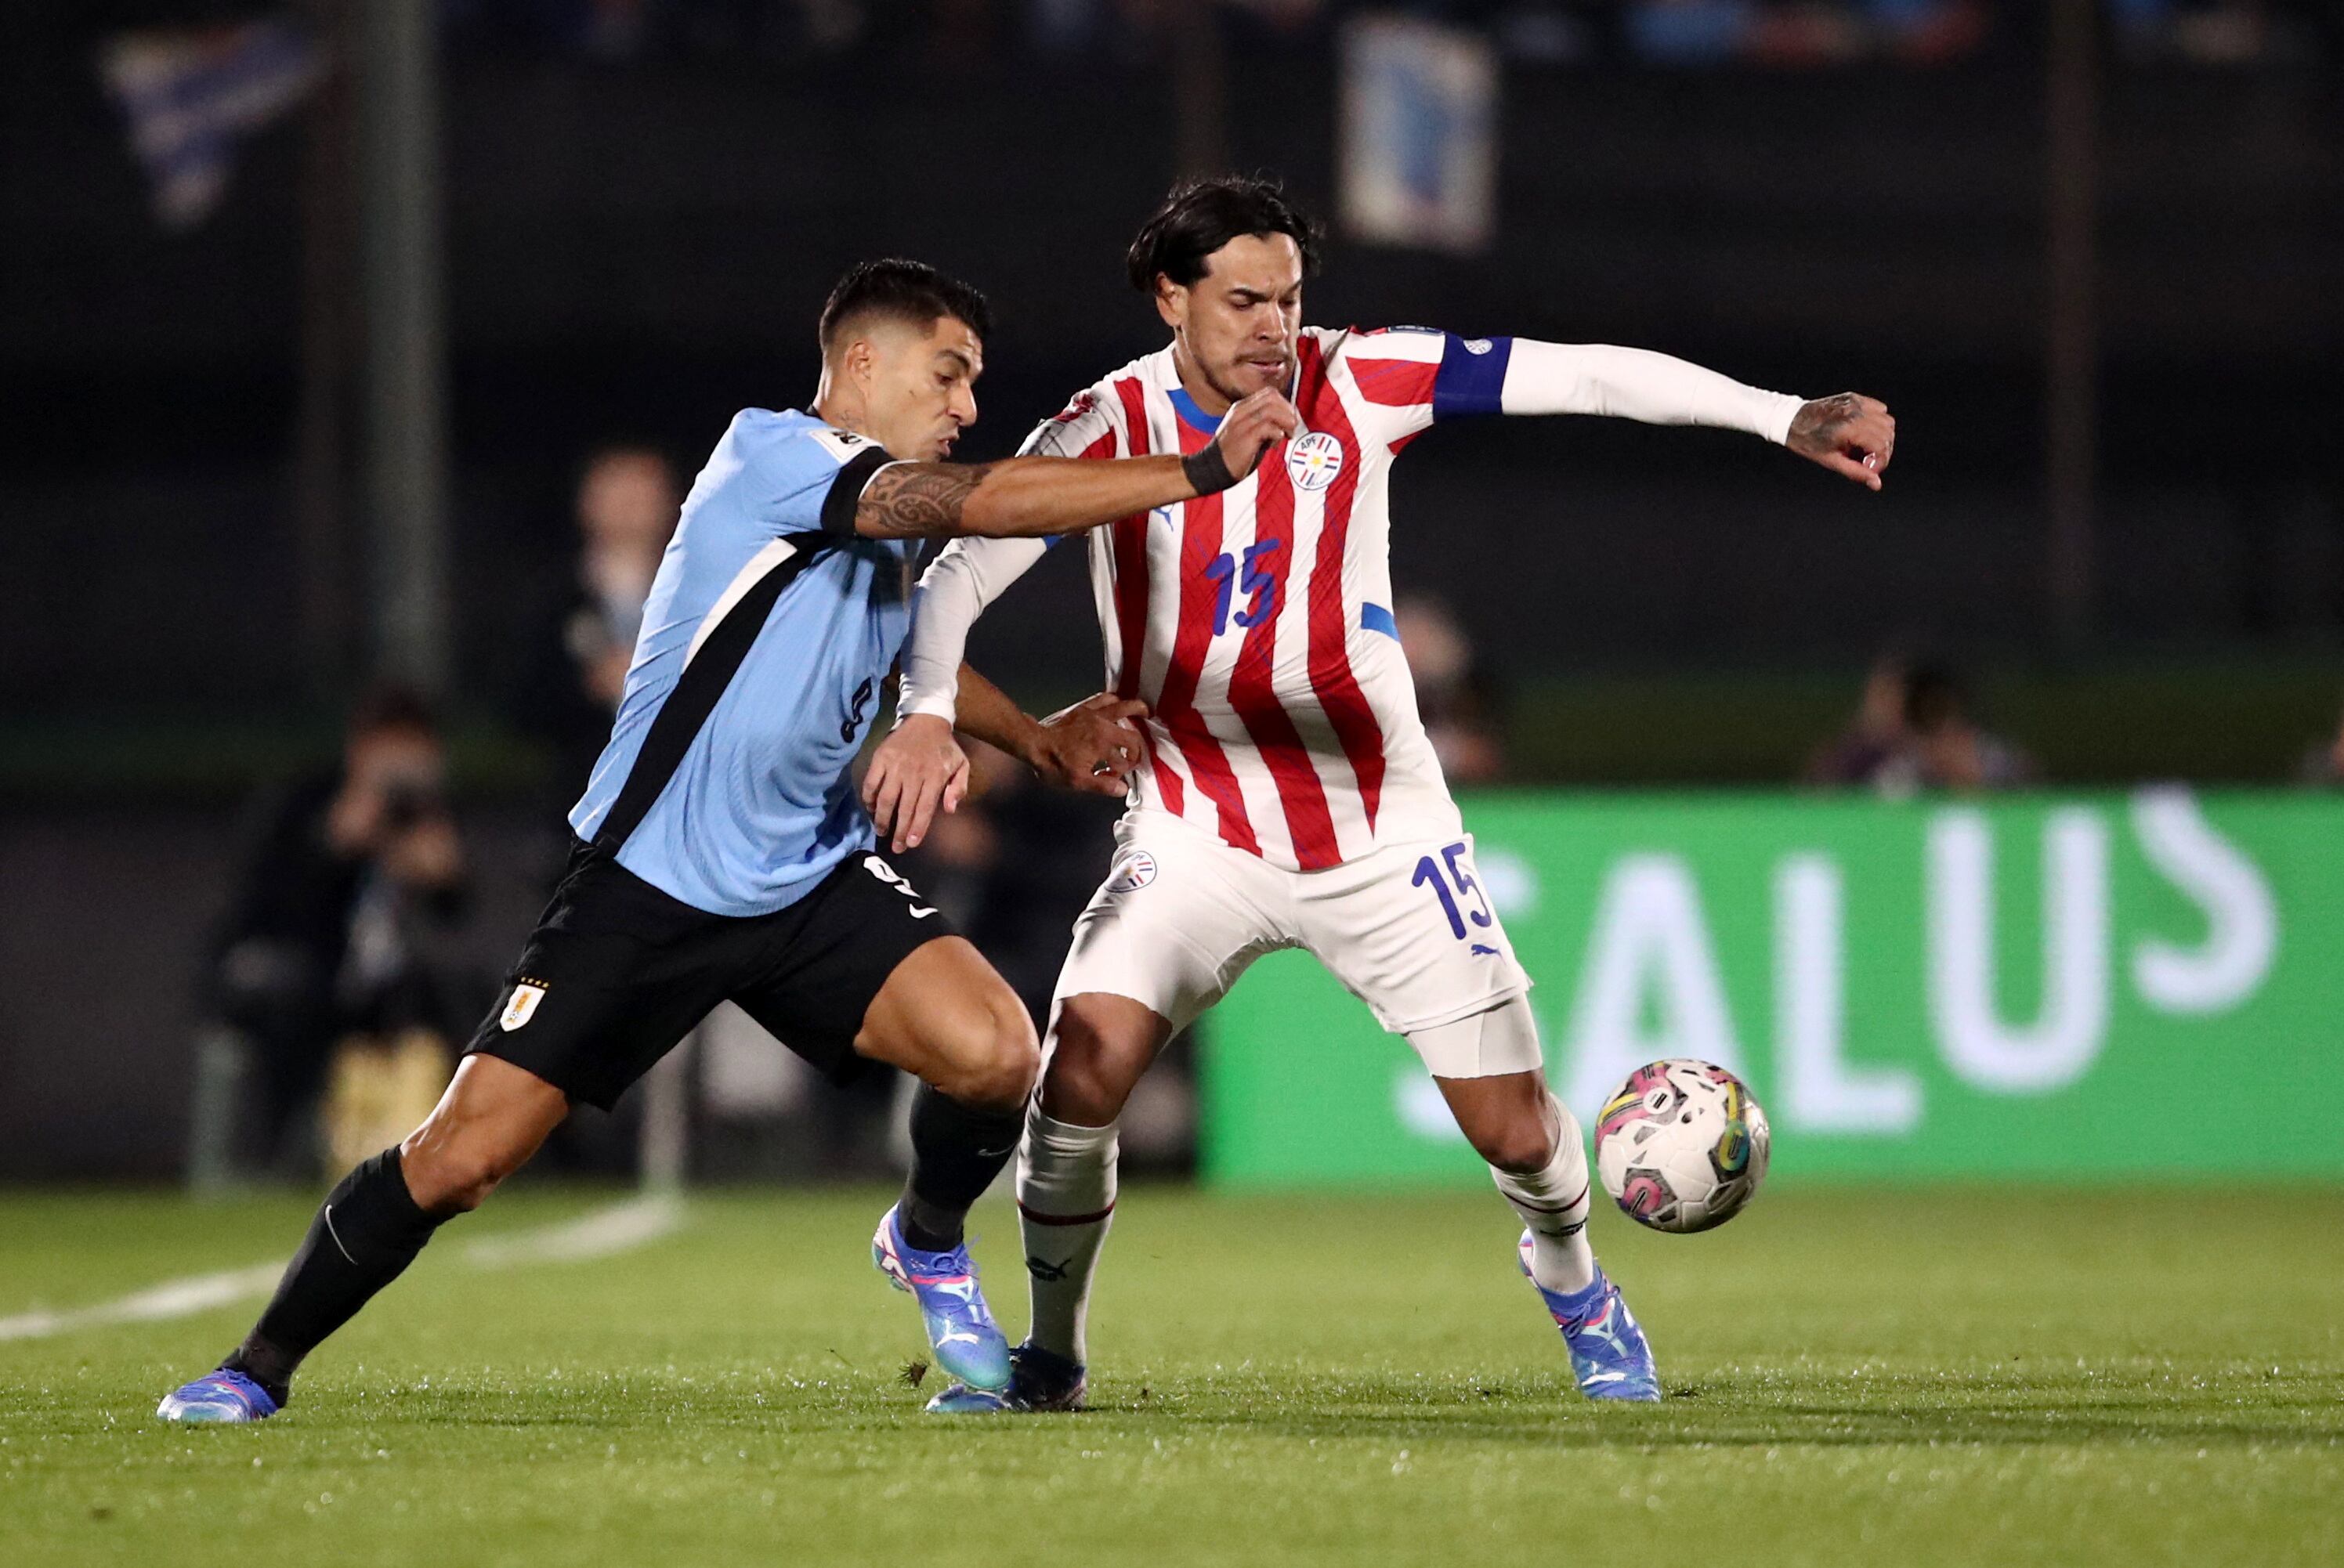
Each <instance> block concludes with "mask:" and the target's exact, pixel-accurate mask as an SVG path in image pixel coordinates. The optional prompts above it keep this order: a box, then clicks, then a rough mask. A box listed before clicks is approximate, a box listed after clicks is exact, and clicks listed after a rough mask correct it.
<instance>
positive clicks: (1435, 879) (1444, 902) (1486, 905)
mask: <svg viewBox="0 0 2344 1568" xmlns="http://www.w3.org/2000/svg"><path fill="white" fill-rule="evenodd" d="M1470 853H1471V848H1470V846H1469V845H1468V844H1466V843H1465V842H1464V841H1463V840H1462V839H1460V840H1459V841H1458V842H1456V843H1454V844H1450V845H1449V846H1447V847H1446V848H1444V849H1441V850H1440V853H1439V854H1437V855H1426V856H1424V857H1423V858H1422V859H1419V860H1418V861H1417V862H1416V874H1415V875H1414V876H1411V877H1410V878H1409V879H1408V885H1409V887H1411V888H1426V887H1429V888H1430V889H1431V890H1432V893H1433V896H1434V897H1435V898H1437V899H1439V900H1440V912H1441V913H1442V914H1443V915H1445V916H1446V917H1448V920H1449V932H1450V935H1451V936H1453V937H1455V938H1456V939H1457V940H1459V941H1460V942H1462V941H1471V942H1472V943H1473V950H1474V951H1475V952H1477V953H1488V954H1490V955H1491V956H1492V957H1494V956H1495V955H1496V953H1497V951H1498V950H1497V949H1496V948H1495V947H1494V946H1491V945H1490V943H1488V942H1484V941H1479V940H1474V939H1475V938H1477V937H1478V936H1480V933H1482V932H1484V931H1487V930H1490V927H1492V926H1494V925H1496V924H1497V923H1498V918H1497V916H1496V915H1495V914H1493V913H1492V912H1491V911H1490V896H1489V894H1487V893H1486V892H1484V891H1482V890H1481V884H1480V882H1479V881H1477V880H1476V879H1474V876H1473V873H1472V870H1471V869H1470V868H1471V864H1472V862H1471V861H1470V859H1467V857H1468V856H1469V855H1470Z"/></svg>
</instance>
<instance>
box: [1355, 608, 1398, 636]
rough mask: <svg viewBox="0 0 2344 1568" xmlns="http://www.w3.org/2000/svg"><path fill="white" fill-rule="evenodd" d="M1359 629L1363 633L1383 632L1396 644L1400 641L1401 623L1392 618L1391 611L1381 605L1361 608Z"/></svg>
mask: <svg viewBox="0 0 2344 1568" xmlns="http://www.w3.org/2000/svg"><path fill="white" fill-rule="evenodd" d="M1359 628H1360V629H1361V630H1363V631H1379V632H1382V633H1383V634H1384V635H1385V636H1386V637H1388V638H1391V639H1392V640H1393V641H1394V642H1398V641H1399V622H1398V621H1396V620H1394V619H1393V618H1392V612H1391V611H1389V610H1388V609H1386V608H1384V607H1383V606H1381V605H1379V604H1363V605H1361V606H1360V607H1359Z"/></svg>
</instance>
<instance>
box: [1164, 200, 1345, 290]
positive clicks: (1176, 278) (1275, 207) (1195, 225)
mask: <svg viewBox="0 0 2344 1568" xmlns="http://www.w3.org/2000/svg"><path fill="white" fill-rule="evenodd" d="M1249 234H1282V235H1286V236H1289V237H1290V238H1292V239H1293V241H1294V244H1295V246H1296V247H1297V248H1298V249H1299V250H1300V251H1301V252H1302V276H1305V277H1308V276H1310V275H1311V274H1312V273H1314V272H1317V271H1318V240H1319V234H1320V230H1319V227H1318V222H1317V221H1316V220H1315V219H1313V218H1312V217H1310V216H1308V214H1306V213H1305V212H1303V211H1302V209H1301V208H1299V207H1298V206H1295V205H1294V204H1293V203H1292V202H1290V201H1288V200H1287V199H1286V192H1285V189H1284V188H1283V187H1282V186H1279V185H1278V182H1277V181H1276V180H1272V179H1265V178H1263V177H1261V176H1258V175H1223V176H1219V177H1218V178H1216V179H1208V180H1184V181H1182V182H1181V183H1180V184H1178V185H1177V186H1173V187H1172V194H1171V195H1169V196H1166V197H1165V198H1164V205H1163V206H1159V207H1157V209H1156V214H1155V216H1152V217H1150V218H1149V219H1148V220H1147V222H1146V223H1144V224H1142V225H1140V226H1139V236H1138V237H1137V238H1136V239H1134V240H1133V241H1132V242H1131V249H1130V250H1129V251H1128V252H1127V253H1126V255H1125V256H1124V267H1125V270H1126V271H1127V273H1128V274H1129V276H1130V277H1131V286H1132V287H1134V288H1136V289H1137V290H1139V292H1140V293H1142V294H1154V293H1155V292H1156V279H1157V276H1158V275H1159V274H1160V275H1162V276H1166V277H1168V278H1170V279H1171V280H1172V281H1173V282H1175V283H1177V284H1179V285H1181V286H1184V287H1185V286H1187V285H1189V284H1192V283H1194V282H1196V281H1197V279H1198V278H1200V277H1202V276H1205V266H1206V262H1207V258H1209V257H1210V256H1212V254H1213V253H1214V252H1215V251H1217V250H1218V249H1220V248H1221V246H1225V245H1227V244H1228V243H1229V241H1231V240H1233V239H1237V238H1238V237H1240V236H1245V235H1249Z"/></svg>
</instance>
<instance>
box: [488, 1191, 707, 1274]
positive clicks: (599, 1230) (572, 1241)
mask: <svg viewBox="0 0 2344 1568" xmlns="http://www.w3.org/2000/svg"><path fill="white" fill-rule="evenodd" d="M682 1223H683V1202H682V1200H681V1199H678V1198H675V1197H673V1196H671V1195H669V1194H666V1193H659V1194H655V1195H653V1196H652V1197H648V1198H633V1199H630V1200H628V1201H626V1202H624V1203H613V1204H612V1205H611V1207H609V1208H607V1209H597V1210H595V1211H593V1212H592V1213H591V1214H581V1215H580V1216H579V1217H578V1218H577V1219H575V1220H566V1221H562V1222H561V1224H558V1225H541V1226H538V1227H536V1228H535V1229H533V1230H528V1231H516V1232H515V1233H514V1234H512V1235H510V1236H483V1237H481V1238H480V1240H479V1241H475V1242H473V1243H472V1244H471V1245H470V1246H469V1247H467V1248H465V1249H464V1256H465V1257H466V1258H468V1259H470V1261H471V1263H472V1266H473V1267H474V1268H478V1269H510V1268H512V1267H513V1266H514V1265H516V1264H520V1263H575V1262H581V1261H584V1260H586V1259H589V1258H607V1257H610V1256H611V1254H612V1253H614V1252H631V1251H634V1250H635V1249H636V1248H637V1247H643V1246H648V1245H650V1244H651V1243H652V1242H653V1241H658V1240H659V1239H660V1238H661V1237H662V1236H664V1235H666V1234H667V1233H668V1232H669V1231H673V1230H674V1229H675V1228H676V1227H677V1226H679V1225H681V1224H682Z"/></svg>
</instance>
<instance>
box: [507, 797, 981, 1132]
mask: <svg viewBox="0 0 2344 1568" xmlns="http://www.w3.org/2000/svg"><path fill="white" fill-rule="evenodd" d="M953 934H954V932H953V928H952V926H951V924H950V922H949V921H947V920H945V915H944V912H943V911H942V910H938V909H936V908H935V906H934V905H932V904H929V903H927V902H925V901H924V900H922V899H921V898H920V896H919V894H918V893H916V892H915V891H914V890H913V889H912V886H911V884H910V883H908V882H906V881H904V879H903V878H902V877H901V876H899V875H898V874H897V873H896V871H895V869H894V867H892V866H890V865H888V864H887V862H886V861H884V860H883V859H880V858H879V857H878V856H877V855H874V854H871V853H869V852H867V851H866V852H864V853H861V854H856V855H853V856H850V857H849V858H848V859H846V860H845V861H844V862H843V863H841V864H840V865H839V867H838V869H835V870H834V871H832V872H831V873H830V875H829V876H827V877H825V878H823V879H822V880H821V881H820V882H819V883H817V884H816V885H815V887H814V890H813V891H812V892H810V893H808V894H807V895H806V896H805V897H804V898H803V899H800V900H798V901H797V902H796V903H794V904H792V905H791V906H790V907H789V908H788V909H785V910H777V911H775V912H774V913H773V914H770V915H753V916H749V917H747V918H745V919H744V918H740V917H734V916H727V915H712V914H709V913H708V912H706V911H705V910H695V909H693V908H692V906H691V905H689V904H686V903H683V902H682V901H681V900H676V899H673V898H671V897H669V896H668V895H667V894H666V893H663V892H662V891H661V890H659V889H657V888H654V887H652V885H651V884H650V883H649V882H646V881H644V880H643V879H642V878H641V877H638V876H636V875H635V874H634V873H633V872H632V871H630V870H628V869H626V868H625V867H623V866H621V865H620V864H619V862H618V860H617V859H615V858H614V857H613V856H612V855H611V852H610V851H609V850H607V849H600V848H598V847H596V846H594V845H591V844H585V843H573V845H572V846H571V851H570V863H569V865H568V867H567V868H566V869H564V871H563V873H562V877H561V883H560V884H559V885H558V886H557V887H556V888H555V889H554V890H553V897H552V899H551V900H550V901H549V902H548V903H547V904H546V906H545V913H544V914H543V915H542V916H541V917H540V919H539V920H538V924H537V930H535V931H533V932H531V933H530V939H529V944H528V946H526V947H524V948H523V949H522V950H521V955H520V961H519V962H517V963H515V964H514V965H513V967H512V969H511V970H510V972H509V973H508V974H507V975H506V976H505V989H504V991H503V993H502V995H501V996H500V998H499V1000H498V1002H497V1006H496V1010H494V1011H492V1012H490V1014H489V1016H488V1017H487V1018H486V1019H484V1020H482V1021H481V1023H480V1030H479V1031H478V1032H477V1033H475V1034H474V1035H473V1037H472V1043H471V1044H470V1046H469V1047H467V1048H466V1053H467V1054H468V1055H469V1054H470V1052H472V1051H479V1052H480V1053H481V1054H483V1055H485V1056H493V1057H498V1058H500V1059H501V1060H506V1061H510V1062H511V1063H512V1064H513V1065H514V1066H515V1067H520V1068H525V1069H527V1070H529V1071H530V1072H533V1073H535V1074H537V1076H538V1077H540V1078H542V1079H544V1080H545V1081H547V1082H548V1083H551V1084H552V1085H553V1086H554V1087H555V1088H556V1089H559V1090H561V1091H562V1092H563V1093H564V1094H566V1095H568V1096H569V1097H570V1098H571V1101H573V1102H575V1101H585V1102H586V1103H587V1104H589V1105H598V1106H601V1108H602V1109H603V1110H605V1111H608V1110H609V1109H611V1105H612V1104H613V1103H614V1102H615V1101H617V1100H618V1098H619V1096H620V1095H621V1094H622V1093H624V1092H625V1091H626V1089H627V1086H628V1085H629V1084H631V1083H632V1082H634V1081H635V1080H636V1079H638V1078H641V1077H642V1075H643V1074H644V1073H646V1072H648V1071H650V1070H651V1069H652V1064H653V1063H654V1062H656V1061H658V1060H659V1059H660V1058H661V1057H662V1056H665V1055H666V1054H667V1053H668V1052H669V1051H670V1050H672V1049H673V1048H674V1046H675V1044H676V1042H677V1041H678V1040H682V1038H683V1037H684V1036H685V1035H686V1034H688V1033H690V1032H691V1030H692V1029H693V1027H694V1026H696V1025H697V1024H698V1023H699V1022H700V1020H702V1019H703V1018H705V1017H707V1016H708V1013H709V1011H710V1010H712V1008H714V1007H715V1006H716V1004H717V1003H719V1002H722V1001H732V1002H735V1003H737V1004H739V1006H740V1008H741V1010H743V1012H746V1013H747V1014H748V1015H749V1016H750V1017H751V1018H753V1019H755V1020H757V1021H758V1022H759V1023H760V1024H762V1025H763V1026H764V1027H765V1028H766V1029H767V1030H771V1031H772V1033H773V1035H774V1037H775V1038H777V1039H778V1040H781V1041H782V1043H783V1044H784V1045H786V1046H788V1047H789V1048H790V1049H791V1050H794V1051H796V1052H797V1053H798V1054H799V1055H800V1056H802V1057H803V1058H805V1059H806V1060H807V1061H809V1062H811V1063H813V1066H814V1067H815V1068H816V1069H818V1070H820V1071H822V1072H823V1073H824V1074H826V1075H828V1076H829V1077H831V1078H833V1079H835V1080H839V1081H844V1080H845V1079H848V1078H850V1077H852V1076H854V1072H855V1070H856V1069H857V1068H858V1067H859V1065H860V1063H861V1060H862V1059H861V1058H859V1057H857V1056H856V1055H855V1054H854V1037H855V1035H856V1034H857V1033H858V1032H860V1031H861V1030H862V1028H863V1015H864V1012H866V1011H867V1010H869V1009H870V1006H871V999H872V998H874V997H875V996H877V995H878V994H879V989H880V987H882V986H884V985H885V984H886V983H887V977H888V976H889V975H890V974H892V973H894V970H895V966H896V965H897V964H899V963H901V962H903V961H904V959H905V958H907V957H909V956H910V954H911V952H912V950H914V948H918V947H921V946H924V945H925V944H926V943H928V942H932V941H934V940H936V939H937V938H938V937H944V936H951V935H953Z"/></svg>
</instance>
